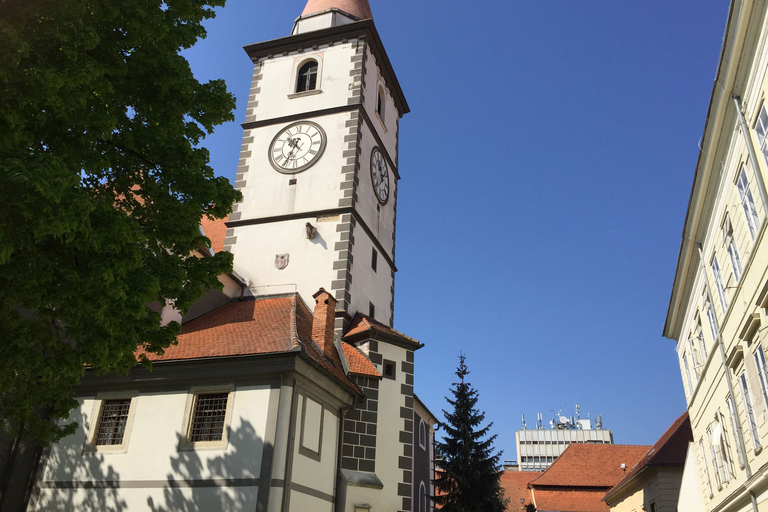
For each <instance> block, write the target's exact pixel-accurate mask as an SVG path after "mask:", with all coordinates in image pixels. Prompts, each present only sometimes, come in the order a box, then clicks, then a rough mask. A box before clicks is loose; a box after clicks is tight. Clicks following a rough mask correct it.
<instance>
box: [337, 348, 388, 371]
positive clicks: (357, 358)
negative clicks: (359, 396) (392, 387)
mask: <svg viewBox="0 0 768 512" xmlns="http://www.w3.org/2000/svg"><path fill="white" fill-rule="evenodd" d="M341 348H342V349H343V350H344V357H346V358H347V365H348V366H349V373H354V374H357V375H366V376H368V377H381V373H379V371H378V370H377V369H376V367H375V366H374V365H373V363H372V362H371V360H370V359H368V357H367V356H366V355H365V354H363V353H362V352H361V351H360V349H358V348H357V347H353V346H352V345H350V344H349V343H342V344H341Z"/></svg>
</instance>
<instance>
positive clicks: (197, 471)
mask: <svg viewBox="0 0 768 512" xmlns="http://www.w3.org/2000/svg"><path fill="white" fill-rule="evenodd" d="M246 52H247V53H248V55H249V56H250V57H251V59H252V61H253V63H254V73H253V82H252V88H251V93H250V97H249V100H248V107H247V113H246V119H245V123H244V125H243V126H244V130H245V133H244V136H243V146H242V152H241V155H240V157H241V158H240V163H239V168H238V174H237V181H236V183H235V186H236V187H237V188H239V189H240V190H241V191H242V193H243V201H242V202H241V203H239V204H237V205H236V207H235V211H234V213H233V214H232V215H231V216H230V217H229V219H228V221H227V222H226V225H225V224H224V222H211V221H207V220H204V221H203V225H202V228H203V230H204V231H205V233H206V234H207V235H208V236H209V238H210V240H211V242H212V249H213V250H214V251H220V250H226V251H231V252H232V253H233V254H234V261H235V272H234V273H233V274H232V275H227V276H221V281H222V283H223V285H224V288H223V291H216V290H212V291H210V292H209V293H208V294H206V296H205V297H204V299H203V300H202V301H201V302H200V303H199V304H198V305H197V306H195V307H194V308H193V310H192V311H190V312H189V314H188V315H186V316H185V317H181V315H180V314H179V313H178V312H177V311H175V310H173V308H172V307H166V308H165V309H164V310H163V318H164V321H171V320H177V321H180V322H181V323H182V334H181V335H180V337H179V339H178V344H177V345H175V346H172V347H169V348H168V349H167V350H166V351H165V353H164V354H163V355H161V356H152V359H153V371H151V372H149V371H147V370H146V369H143V368H136V369H135V370H134V371H132V372H131V373H130V374H129V375H127V376H96V375H92V374H90V372H89V374H88V375H87V377H86V378H85V379H84V380H83V382H82V385H81V386H80V388H79V389H78V390H77V393H76V395H75V399H76V400H77V401H78V403H79V407H78V408H76V409H75V410H74V411H73V415H74V419H76V420H77V421H78V422H79V424H80V429H79V430H78V431H77V433H76V434H74V435H72V436H69V437H67V438H65V439H63V440H62V441H61V442H59V443H57V444H55V445H54V446H53V447H52V448H51V449H50V450H49V451H48V452H47V453H46V454H45V456H44V457H43V458H42V460H41V462H40V464H39V471H38V473H37V475H36V478H35V484H34V492H33V493H32V496H31V499H30V501H29V503H28V506H27V510H39V511H43V510H51V511H53V510H83V511H87V510H93V511H95V510H99V511H101V510H115V511H118V510H119V511H134V510H146V511H166V510H256V511H263V512H267V511H268V512H277V511H281V512H288V511H296V512H303V511H308V510H312V511H327V512H331V511H334V512H376V511H403V512H406V511H408V512H411V511H413V512H425V511H427V510H431V509H432V506H431V501H430V500H429V497H430V496H431V494H432V480H433V477H432V475H433V472H434V463H433V458H434V453H433V448H432V446H433V440H434V427H435V423H436V420H435V418H434V416H433V415H432V414H431V413H430V412H429V410H428V409H427V408H426V407H425V406H424V404H422V403H421V402H420V401H419V400H418V399H417V398H416V397H415V395H414V391H413V386H414V374H415V371H416V370H415V368H416V366H415V358H414V354H415V351H416V350H418V349H419V348H421V347H422V345H421V344H420V343H419V342H417V341H416V340H413V339H412V338H410V337H408V336H406V335H404V334H402V333H400V332H398V331H396V330H395V329H393V328H392V320H393V311H394V303H393V297H394V273H395V263H394V261H395V238H394V237H395V212H396V204H397V180H398V177H399V174H398V158H397V148H398V144H397V142H398V134H399V130H398V123H399V119H400V117H401V116H402V115H404V114H405V113H407V112H408V105H407V103H406V102H405V98H404V96H403V94H402V91H401V90H400V87H399V85H398V83H397V79H396V77H395V75H394V71H393V70H392V66H391V65H390V62H389V60H388V58H387V55H386V53H385V51H384V48H383V45H382V43H381V40H380V39H379V36H378V34H377V32H376V28H375V26H374V23H373V20H372V19H371V11H370V7H369V5H368V1H367V0H309V2H308V3H307V6H306V8H305V10H304V12H303V13H302V15H301V16H300V17H299V18H298V19H297V20H296V22H295V24H294V27H293V30H292V32H291V35H289V36H287V37H284V38H281V39H277V40H273V41H268V42H265V43H257V44H254V45H250V46H247V47H246ZM206 252H207V251H205V250H201V251H200V253H199V256H200V257H205V256H206ZM353 275H354V281H353V280H352V276H353ZM326 290H330V291H326Z"/></svg>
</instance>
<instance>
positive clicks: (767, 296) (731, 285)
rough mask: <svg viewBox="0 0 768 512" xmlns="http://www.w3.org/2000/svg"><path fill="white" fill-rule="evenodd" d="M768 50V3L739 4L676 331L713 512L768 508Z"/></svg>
mask: <svg viewBox="0 0 768 512" xmlns="http://www.w3.org/2000/svg"><path fill="white" fill-rule="evenodd" d="M767 43H768V3H767V2H765V1H763V0H739V1H736V0H734V1H733V2H731V5H730V9H729V14H728V19H727V23H726V28H725V35H724V37H723V45H722V49H721V53H720V60H719V65H718V69H717V73H716V75H715V83H714V86H713V88H712V96H711V99H710V103H709V109H708V112H707V118H706V122H705V125H704V133H703V136H702V138H701V142H700V147H701V152H700V153H699V158H698V162H697V164H696V167H695V174H694V178H693V187H692V191H691V195H690V199H689V204H688V210H687V213H686V218H685V223H684V227H683V237H682V243H681V247H680V254H679V259H678V262H677V269H676V272H675V278H674V283H673V286H672V294H671V297H670V302H669V309H668V312H667V317H666V324H665V326H664V335H665V336H666V337H668V338H670V339H672V340H675V342H676V350H677V356H678V359H679V363H680V372H681V375H682V381H683V387H684V389H685V397H686V401H687V404H688V413H689V416H690V421H691V428H692V431H693V445H694V457H695V470H696V479H697V481H698V491H699V493H700V495H701V499H702V501H703V507H704V510H708V511H716V510H717V511H719V510H729V511H734V512H735V511H745V512H746V511H752V512H757V511H758V510H761V509H762V510H764V509H766V508H768V478H767V477H768V451H767V450H765V449H764V447H765V444H766V442H767V441H768V440H767V439H766V435H767V434H768V424H766V419H767V416H768V372H767V370H768V369H767V368H766V363H765V361H766V358H765V350H766V349H765V346H766V331H765V328H766V326H768V318H767V317H766V314H767V313H768V309H766V308H768V243H766V239H765V232H766V222H765V220H766V212H767V211H768V210H766V208H767V207H768V199H767V198H768V193H766V186H765V181H766V177H767V176H768V161H767V160H766V158H767V157H768V140H766V129H767V128H768V103H766V93H767V92H768V75H767V74H766V71H767V70H768V51H767V48H766V44H767ZM687 474H688V468H686V475H687Z"/></svg>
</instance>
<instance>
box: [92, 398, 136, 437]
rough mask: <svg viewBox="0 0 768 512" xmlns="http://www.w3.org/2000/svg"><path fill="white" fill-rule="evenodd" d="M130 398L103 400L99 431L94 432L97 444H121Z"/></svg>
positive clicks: (129, 407)
mask: <svg viewBox="0 0 768 512" xmlns="http://www.w3.org/2000/svg"><path fill="white" fill-rule="evenodd" d="M130 410H131V399H130V398H121V399H118V400H104V403H103V405H102V406H101V416H100V417H99V431H98V432H97V433H96V444H97V445H115V444H122V442H123V435H124V434H125V426H126V424H127V423H128V412H129V411H130Z"/></svg>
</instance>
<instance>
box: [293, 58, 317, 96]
mask: <svg viewBox="0 0 768 512" xmlns="http://www.w3.org/2000/svg"><path fill="white" fill-rule="evenodd" d="M316 88H317V61H315V60H310V61H309V62H307V63H305V64H304V65H303V66H301V68H299V74H298V79H297V80H296V92H304V91H314V90H315V89H316Z"/></svg>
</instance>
